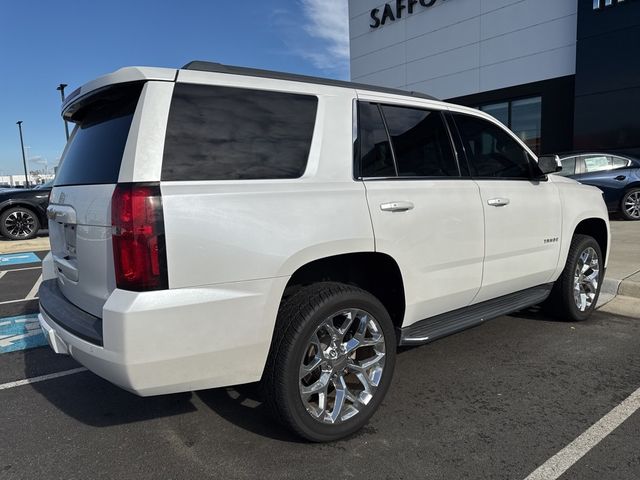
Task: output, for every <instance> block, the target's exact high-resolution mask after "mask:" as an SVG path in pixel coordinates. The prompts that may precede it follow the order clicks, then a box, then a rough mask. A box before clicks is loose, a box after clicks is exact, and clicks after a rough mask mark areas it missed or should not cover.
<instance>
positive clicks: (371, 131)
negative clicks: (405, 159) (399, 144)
mask: <svg viewBox="0 0 640 480" xmlns="http://www.w3.org/2000/svg"><path fill="white" fill-rule="evenodd" d="M358 110H359V117H360V118H359V126H360V129H359V134H358V135H359V137H360V151H361V159H360V168H361V171H360V175H361V176H363V177H395V176H396V169H395V165H394V163H393V155H392V153H391V145H390V143H389V137H388V136H387V130H386V129H385V127H384V122H383V121H382V116H381V115H380V110H379V108H378V105H376V104H373V103H366V102H359V103H358Z"/></svg>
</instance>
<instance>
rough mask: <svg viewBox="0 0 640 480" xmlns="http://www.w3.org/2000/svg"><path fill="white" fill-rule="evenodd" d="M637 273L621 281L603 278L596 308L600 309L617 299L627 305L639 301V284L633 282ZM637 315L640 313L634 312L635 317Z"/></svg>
mask: <svg viewBox="0 0 640 480" xmlns="http://www.w3.org/2000/svg"><path fill="white" fill-rule="evenodd" d="M639 273H640V272H636V273H633V274H631V275H629V276H628V277H626V278H624V279H623V280H619V279H617V278H605V279H604V282H602V288H601V289H600V298H599V299H598V305H597V308H598V309H600V308H602V307H604V306H605V305H607V304H609V303H610V302H612V301H613V300H615V299H617V298H622V299H624V301H625V302H626V303H627V304H628V303H629V302H631V301H634V300H638V301H640V282H637V281H636V280H635V278H636V277H638V274H639ZM639 313H640V311H638V312H636V315H638V314H639Z"/></svg>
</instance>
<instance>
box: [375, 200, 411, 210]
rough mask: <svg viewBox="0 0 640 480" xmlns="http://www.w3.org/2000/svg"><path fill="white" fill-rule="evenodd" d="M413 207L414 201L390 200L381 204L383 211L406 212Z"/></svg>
mask: <svg viewBox="0 0 640 480" xmlns="http://www.w3.org/2000/svg"><path fill="white" fill-rule="evenodd" d="M412 208H413V203H411V202H388V203H381V204H380V210H382V211H383V212H406V211H407V210H411V209H412Z"/></svg>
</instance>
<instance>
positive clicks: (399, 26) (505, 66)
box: [349, 0, 577, 98]
mask: <svg viewBox="0 0 640 480" xmlns="http://www.w3.org/2000/svg"><path fill="white" fill-rule="evenodd" d="M388 4H389V5H390V6H391V7H392V9H393V11H394V13H395V8H396V2H395V0H390V1H389V2H388ZM402 4H403V5H405V7H406V6H407V5H408V0H402ZM384 5H385V4H384V3H382V2H381V1H380V0H349V16H350V20H349V22H350V38H351V77H352V80H354V81H357V82H368V83H376V84H380V85H384V86H389V87H401V88H407V89H410V90H417V91H424V92H425V93H429V94H432V95H435V96H438V97H441V98H452V97H457V96H462V95H470V94H474V93H479V92H481V91H487V90H493V89H496V88H504V87H510V86H515V85H520V84H522V83H529V82H535V81H540V80H546V79H550V78H556V77H560V76H565V75H571V74H574V73H575V49H576V24H577V0H436V3H435V4H434V5H433V6H432V7H428V8H426V7H423V6H421V5H420V4H419V3H418V4H416V5H415V6H414V13H413V14H409V13H408V9H406V8H405V9H404V10H403V11H402V18H397V19H395V20H394V21H391V20H387V21H386V24H385V25H381V26H379V27H378V28H371V26H370V24H371V22H372V19H371V15H370V14H371V10H372V9H374V8H378V9H380V12H379V14H378V17H379V18H381V16H382V11H383V9H384ZM395 75H397V76H395Z"/></svg>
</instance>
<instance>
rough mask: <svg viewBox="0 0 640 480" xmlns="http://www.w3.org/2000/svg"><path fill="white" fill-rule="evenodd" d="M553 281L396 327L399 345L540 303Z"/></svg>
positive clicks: (436, 337) (446, 332)
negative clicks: (398, 334) (402, 326)
mask: <svg viewBox="0 0 640 480" xmlns="http://www.w3.org/2000/svg"><path fill="white" fill-rule="evenodd" d="M552 287H553V283H547V284H545V285H539V286H537V287H533V288H528V289H527V290H521V291H519V292H516V293H510V294H509V295H505V296H503V297H498V298H494V299H492V300H487V301H486V302H482V303H478V304H476V305H469V306H467V307H463V308H459V309H458V310H454V311H452V312H447V313H443V314H441V315H436V316H435V317H431V318H427V319H425V320H420V321H419V322H416V323H414V324H413V325H410V326H408V327H405V328H401V329H400V342H399V344H400V345H417V344H420V343H427V342H431V341H433V340H436V339H438V338H441V337H445V336H447V335H451V334H452V333H456V332H459V331H460V330H464V329H466V328H469V327H473V326H475V325H478V324H480V323H482V322H484V321H485V320H491V319H492V318H496V317H500V316H502V315H507V314H509V313H513V312H517V311H518V310H522V309H524V308H527V307H531V306H533V305H536V304H538V303H541V302H543V301H545V300H546V299H547V297H548V296H549V294H550V293H551V288H552Z"/></svg>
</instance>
